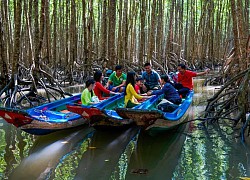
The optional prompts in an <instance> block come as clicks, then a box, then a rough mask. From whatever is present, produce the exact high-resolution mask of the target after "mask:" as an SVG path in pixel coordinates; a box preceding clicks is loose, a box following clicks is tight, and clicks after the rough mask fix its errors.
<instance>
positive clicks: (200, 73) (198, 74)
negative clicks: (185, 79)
mask: <svg viewBox="0 0 250 180" xmlns="http://www.w3.org/2000/svg"><path fill="white" fill-rule="evenodd" d="M209 71H210V69H205V71H204V72H198V73H196V76H202V75H205V74H208V73H209Z"/></svg>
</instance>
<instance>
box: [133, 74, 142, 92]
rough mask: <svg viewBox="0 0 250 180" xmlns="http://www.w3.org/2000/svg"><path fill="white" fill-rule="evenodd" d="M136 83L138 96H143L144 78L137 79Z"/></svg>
mask: <svg viewBox="0 0 250 180" xmlns="http://www.w3.org/2000/svg"><path fill="white" fill-rule="evenodd" d="M135 81H136V84H135V92H136V93H137V94H142V87H143V78H142V77H137V78H136V80H135Z"/></svg>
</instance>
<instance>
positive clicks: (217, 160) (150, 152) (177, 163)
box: [0, 80, 250, 180]
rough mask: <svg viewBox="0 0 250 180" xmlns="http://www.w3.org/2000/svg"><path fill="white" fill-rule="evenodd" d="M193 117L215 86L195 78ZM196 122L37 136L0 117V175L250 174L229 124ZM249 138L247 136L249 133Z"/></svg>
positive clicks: (192, 176)
mask: <svg viewBox="0 0 250 180" xmlns="http://www.w3.org/2000/svg"><path fill="white" fill-rule="evenodd" d="M195 82H196V83H195V92H196V93H195V95H194V101H193V105H192V107H191V108H190V114H189V119H194V118H197V117H199V116H201V115H202V113H203V111H204V108H205V100H206V99H207V97H210V96H212V95H213V94H214V92H215V90H214V87H203V86H202V80H196V81H195ZM199 123H200V122H199V121H194V122H191V123H189V124H187V125H186V126H182V127H181V128H179V129H178V130H174V131H170V132H168V133H166V134H163V135H161V136H156V137H151V136H149V135H147V134H144V133H143V132H141V131H140V130H139V129H138V128H136V127H135V128H131V129H128V130H125V131H120V132H112V131H110V132H107V131H106V132H105V131H95V130H94V129H92V128H89V127H87V126H86V127H80V128H76V129H72V130H67V131H61V132H56V133H52V134H49V135H46V136H34V135H30V134H27V133H25V132H22V131H21V130H19V129H16V128H15V127H13V126H12V125H9V124H7V123H5V121H4V120H0V179H17V180H19V179H25V180H26V179H28V180H30V179H90V180H92V179H128V180H130V179H136V180H137V179H157V180H158V179H181V180H182V179H183V180H186V179H190V180H193V179H197V180H201V179H202V180H203V179H209V180H210V179H215V180H217V179H232V180H235V179H239V177H243V176H250V164H249V161H248V159H249V152H250V148H249V145H248V144H247V143H245V144H243V143H241V141H240V139H239V138H235V137H234V136H233V135H232V129H231V128H229V127H228V126H218V125H213V126H209V127H208V128H204V127H202V126H200V125H199ZM248 138H249V137H248Z"/></svg>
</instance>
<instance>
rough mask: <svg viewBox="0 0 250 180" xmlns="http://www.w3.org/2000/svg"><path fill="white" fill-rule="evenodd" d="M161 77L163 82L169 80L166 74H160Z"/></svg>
mask: <svg viewBox="0 0 250 180" xmlns="http://www.w3.org/2000/svg"><path fill="white" fill-rule="evenodd" d="M161 79H163V80H164V81H165V82H169V81H170V79H169V77H168V75H166V74H164V75H161Z"/></svg>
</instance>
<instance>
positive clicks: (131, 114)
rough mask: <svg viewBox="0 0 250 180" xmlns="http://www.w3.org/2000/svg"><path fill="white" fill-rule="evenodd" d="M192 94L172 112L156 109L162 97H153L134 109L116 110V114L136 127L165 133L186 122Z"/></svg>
mask: <svg viewBox="0 0 250 180" xmlns="http://www.w3.org/2000/svg"><path fill="white" fill-rule="evenodd" d="M193 95H194V92H193V91H191V92H190V93H189V95H188V96H187V97H186V98H185V99H183V102H182V104H180V105H179V107H178V108H177V109H176V110H174V111H173V112H162V111H160V110H158V109H156V106H157V104H158V103H159V102H160V101H161V100H162V99H163V95H161V96H155V97H153V98H151V99H150V101H148V102H147V103H146V104H141V105H140V106H137V107H135V108H134V109H129V108H116V112H117V113H118V115H120V116H121V117H122V118H128V119H132V120H134V122H135V123H136V125H138V126H141V127H143V128H144V129H145V130H147V131H148V130H150V131H155V132H157V131H159V132H160V131H166V130H169V129H172V128H174V127H176V126H178V125H180V124H182V123H183V122H184V121H185V120H186V115H187V110H188V109H189V107H190V104H191V103H192V99H193Z"/></svg>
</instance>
